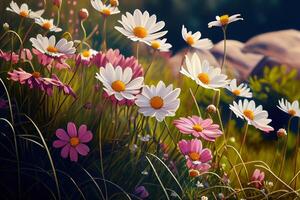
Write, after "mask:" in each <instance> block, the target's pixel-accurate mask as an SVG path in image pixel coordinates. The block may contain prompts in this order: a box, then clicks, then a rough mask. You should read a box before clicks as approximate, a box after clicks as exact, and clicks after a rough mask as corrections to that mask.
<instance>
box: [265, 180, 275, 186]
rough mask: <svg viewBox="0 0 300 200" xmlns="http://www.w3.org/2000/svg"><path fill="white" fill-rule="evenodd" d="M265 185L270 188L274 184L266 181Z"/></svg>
mask: <svg viewBox="0 0 300 200" xmlns="http://www.w3.org/2000/svg"><path fill="white" fill-rule="evenodd" d="M265 185H266V186H268V187H270V188H272V187H273V186H274V183H273V182H272V181H266V182H265Z"/></svg>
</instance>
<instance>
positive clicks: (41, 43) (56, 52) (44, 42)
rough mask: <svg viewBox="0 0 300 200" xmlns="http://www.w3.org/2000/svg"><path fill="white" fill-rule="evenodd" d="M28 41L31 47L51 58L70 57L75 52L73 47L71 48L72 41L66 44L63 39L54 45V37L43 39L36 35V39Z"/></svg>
mask: <svg viewBox="0 0 300 200" xmlns="http://www.w3.org/2000/svg"><path fill="white" fill-rule="evenodd" d="M30 41H31V43H32V46H33V47H34V48H36V49H37V50H38V51H40V52H41V53H44V54H47V55H49V56H52V57H60V56H63V55H71V54H74V53H75V51H76V49H75V47H73V42H72V41H70V42H68V41H67V40H66V39H64V38H63V39H60V40H59V41H58V42H57V43H56V39H55V36H54V35H52V36H50V38H48V37H43V36H42V35H41V34H38V35H37V37H36V38H30Z"/></svg>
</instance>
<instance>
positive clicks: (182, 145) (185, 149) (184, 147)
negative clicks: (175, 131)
mask: <svg viewBox="0 0 300 200" xmlns="http://www.w3.org/2000/svg"><path fill="white" fill-rule="evenodd" d="M178 147H179V149H180V151H181V153H182V154H184V155H186V154H187V153H188V152H189V149H188V143H187V141H186V140H181V141H179V142H178Z"/></svg>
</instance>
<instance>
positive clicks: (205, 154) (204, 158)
mask: <svg viewBox="0 0 300 200" xmlns="http://www.w3.org/2000/svg"><path fill="white" fill-rule="evenodd" d="M211 159H212V155H211V151H210V150H209V149H203V151H202V152H201V156H200V161H201V162H203V163H206V162H209V161H210V160H211Z"/></svg>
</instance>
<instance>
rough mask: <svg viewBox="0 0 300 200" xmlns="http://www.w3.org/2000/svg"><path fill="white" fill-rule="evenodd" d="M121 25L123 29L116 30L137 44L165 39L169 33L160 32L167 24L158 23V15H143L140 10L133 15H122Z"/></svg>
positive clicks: (145, 13)
mask: <svg viewBox="0 0 300 200" xmlns="http://www.w3.org/2000/svg"><path fill="white" fill-rule="evenodd" d="M119 23H120V24H121V25H122V27H119V26H115V29H117V30H118V31H119V32H121V33H122V34H123V35H125V36H126V37H128V38H129V39H131V40H132V41H135V42H136V41H138V42H145V43H147V42H151V41H153V40H156V39H159V38H161V37H163V36H164V35H165V34H167V32H168V31H161V32H159V31H160V30H161V29H162V28H164V26H165V22H163V21H159V22H156V15H151V16H149V13H148V12H147V11H145V12H144V13H142V12H141V11H140V10H138V9H136V10H135V11H134V13H133V15H132V14H130V13H128V12H127V13H126V16H125V15H122V20H121V21H119Z"/></svg>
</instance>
